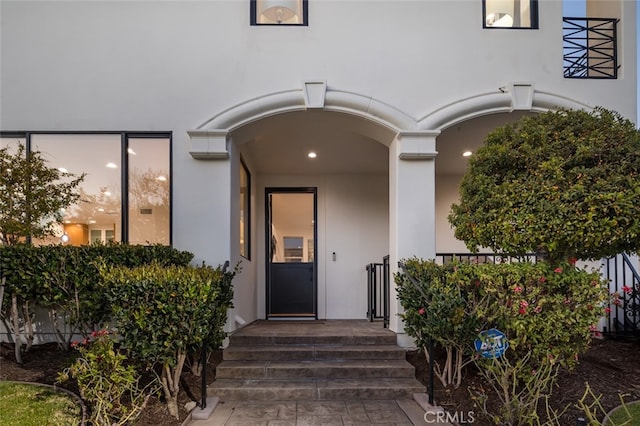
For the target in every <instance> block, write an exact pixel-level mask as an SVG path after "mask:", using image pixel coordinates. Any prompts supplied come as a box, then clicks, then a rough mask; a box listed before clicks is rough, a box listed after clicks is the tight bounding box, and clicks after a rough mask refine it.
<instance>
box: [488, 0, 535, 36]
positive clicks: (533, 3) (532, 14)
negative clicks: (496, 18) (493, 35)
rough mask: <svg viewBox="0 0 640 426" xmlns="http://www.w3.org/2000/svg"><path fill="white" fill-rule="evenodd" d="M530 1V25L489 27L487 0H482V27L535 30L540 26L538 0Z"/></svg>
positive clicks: (489, 28)
mask: <svg viewBox="0 0 640 426" xmlns="http://www.w3.org/2000/svg"><path fill="white" fill-rule="evenodd" d="M529 1H530V2H531V5H530V6H531V7H530V10H531V15H530V19H531V26H528V27H490V26H487V0H482V28H483V29H487V30H537V29H539V28H540V20H539V13H538V7H539V4H538V3H539V1H538V0H529Z"/></svg>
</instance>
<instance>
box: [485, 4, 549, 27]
mask: <svg viewBox="0 0 640 426" xmlns="http://www.w3.org/2000/svg"><path fill="white" fill-rule="evenodd" d="M482 12H483V13H482V17H483V22H482V26H483V28H521V29H522V28H524V29H537V28H538V0H482Z"/></svg>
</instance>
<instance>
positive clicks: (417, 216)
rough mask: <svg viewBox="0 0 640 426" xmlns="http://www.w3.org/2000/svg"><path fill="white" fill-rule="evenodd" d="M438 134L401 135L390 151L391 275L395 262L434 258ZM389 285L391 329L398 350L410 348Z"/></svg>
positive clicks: (395, 299) (394, 271)
mask: <svg viewBox="0 0 640 426" xmlns="http://www.w3.org/2000/svg"><path fill="white" fill-rule="evenodd" d="M439 134H440V132H439V131H422V132H401V133H399V134H398V135H397V136H396V139H395V140H394V141H393V143H392V144H391V146H390V147H389V222H390V226H389V233H390V235H389V258H390V259H389V260H390V268H391V274H392V276H393V274H395V273H396V272H397V271H398V261H399V260H402V259H407V258H410V257H414V256H416V257H419V258H424V259H429V258H434V257H435V253H436V251H435V250H436V237H435V157H436V155H437V152H436V150H435V147H436V137H437V136H438V135H439ZM396 296H397V294H396V288H395V285H394V283H393V279H392V284H391V294H390V299H391V300H390V302H391V303H390V305H391V309H390V310H391V312H390V329H391V330H392V331H394V332H396V333H397V334H398V343H399V344H400V345H401V346H408V345H411V341H410V339H409V338H407V336H406V335H405V334H404V325H403V323H402V319H401V318H400V317H399V316H398V314H399V313H401V312H402V307H401V305H400V302H399V301H398V299H397V297H396Z"/></svg>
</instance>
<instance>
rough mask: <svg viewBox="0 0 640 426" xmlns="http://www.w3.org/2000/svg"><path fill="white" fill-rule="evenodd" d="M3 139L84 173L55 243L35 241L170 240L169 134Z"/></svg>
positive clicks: (38, 135)
mask: <svg viewBox="0 0 640 426" xmlns="http://www.w3.org/2000/svg"><path fill="white" fill-rule="evenodd" d="M1 140H2V141H3V144H4V143H5V142H6V143H9V142H10V141H18V143H24V144H25V145H26V146H27V149H28V150H30V151H39V152H40V153H41V154H42V157H43V158H44V159H45V160H46V161H47V163H48V166H49V167H55V168H57V169H58V170H60V171H63V172H68V173H72V174H75V175H79V174H81V173H86V176H85V179H84V181H83V182H82V183H81V185H80V187H79V188H78V191H79V194H80V200H79V201H78V202H77V203H76V204H74V205H72V206H70V207H69V208H67V209H66V210H65V211H64V212H63V223H62V224H60V229H59V232H58V234H59V235H58V237H56V238H57V241H55V240H54V241H33V243H34V244H44V243H56V242H59V241H60V239H59V238H61V237H62V236H64V239H63V240H64V241H65V243H66V244H70V245H84V244H91V243H96V242H102V243H107V242H109V241H117V242H125V243H131V244H165V245H170V244H171V231H170V227H171V191H170V179H171V160H170V159H171V135H170V134H169V133H153V134H143V133H129V132H117V133H113V132H109V133H58V132H56V133H45V132H42V133H41V132H33V133H29V132H28V133H26V134H24V135H22V136H21V137H19V138H13V137H9V136H8V135H6V134H4V133H3V134H2V139H1Z"/></svg>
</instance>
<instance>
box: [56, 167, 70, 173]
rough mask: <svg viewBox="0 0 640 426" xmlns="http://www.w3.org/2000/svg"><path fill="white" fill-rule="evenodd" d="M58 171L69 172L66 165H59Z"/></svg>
mask: <svg viewBox="0 0 640 426" xmlns="http://www.w3.org/2000/svg"><path fill="white" fill-rule="evenodd" d="M58 171H59V172H60V173H69V170H67V169H65V168H64V167H58Z"/></svg>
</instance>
